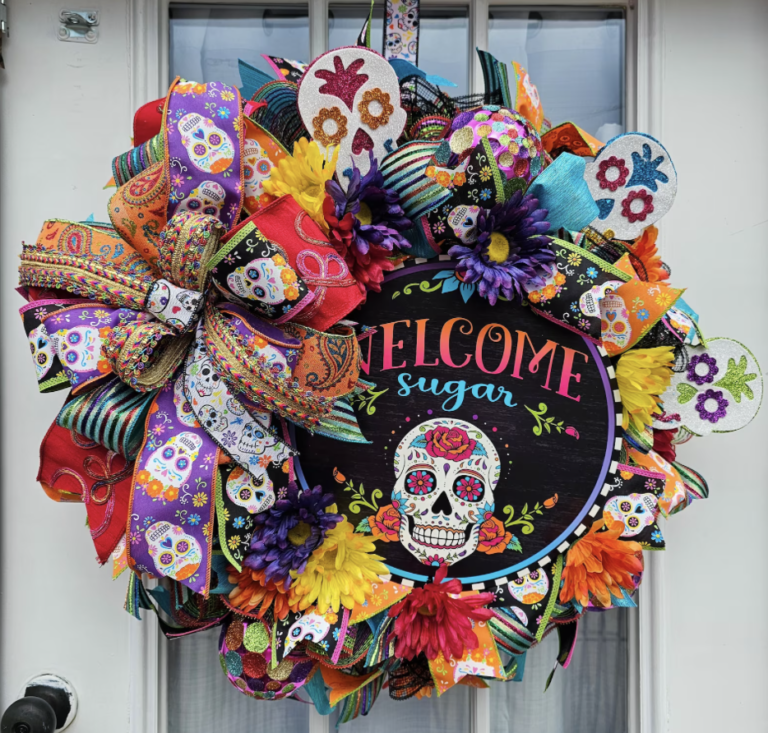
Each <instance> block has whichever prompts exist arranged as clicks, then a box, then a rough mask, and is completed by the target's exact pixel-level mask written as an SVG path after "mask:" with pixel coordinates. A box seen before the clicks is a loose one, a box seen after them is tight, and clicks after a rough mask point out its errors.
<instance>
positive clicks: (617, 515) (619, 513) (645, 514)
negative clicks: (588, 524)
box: [605, 494, 659, 537]
mask: <svg viewBox="0 0 768 733" xmlns="http://www.w3.org/2000/svg"><path fill="white" fill-rule="evenodd" d="M657 504H658V502H657V500H656V497H655V496H653V495H652V494H629V496H613V497H611V498H610V499H609V500H608V501H607V502H606V505H605V512H606V513H607V514H609V515H610V516H611V517H612V518H613V519H616V520H618V521H619V522H621V523H622V524H623V525H624V530H623V531H622V533H621V536H622V537H635V536H636V535H639V534H640V533H641V532H642V531H643V530H644V529H645V528H646V527H650V526H651V525H652V524H653V523H654V522H655V521H656V515H657V514H658V511H659V510H658V508H657Z"/></svg>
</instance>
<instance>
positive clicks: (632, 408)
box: [616, 346, 675, 432]
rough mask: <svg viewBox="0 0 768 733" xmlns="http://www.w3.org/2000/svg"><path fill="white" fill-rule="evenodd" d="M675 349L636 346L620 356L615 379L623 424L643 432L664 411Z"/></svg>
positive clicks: (669, 347)
mask: <svg viewBox="0 0 768 733" xmlns="http://www.w3.org/2000/svg"><path fill="white" fill-rule="evenodd" d="M674 359H675V357H674V352H673V350H672V347H671V346H657V347H656V348H653V349H633V350H632V351H628V352H627V353H626V354H624V355H623V356H622V357H621V359H619V364H618V366H617V367H616V380H617V381H618V383H619V392H620V393H621V402H622V405H623V407H624V420H623V427H624V428H625V429H626V428H628V427H629V422H630V420H631V421H632V424H633V425H634V426H635V427H636V428H637V429H638V430H640V431H641V432H642V431H643V429H644V428H645V426H646V425H650V424H651V423H652V422H653V415H657V414H659V413H660V412H661V407H660V404H661V395H663V394H664V392H665V391H666V389H667V387H669V383H670V382H671V381H672V364H673V362H674Z"/></svg>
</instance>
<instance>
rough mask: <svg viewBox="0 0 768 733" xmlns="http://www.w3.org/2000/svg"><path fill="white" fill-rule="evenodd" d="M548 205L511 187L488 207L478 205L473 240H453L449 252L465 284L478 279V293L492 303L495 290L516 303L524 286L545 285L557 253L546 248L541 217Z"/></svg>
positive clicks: (545, 228) (547, 242) (545, 212)
mask: <svg viewBox="0 0 768 733" xmlns="http://www.w3.org/2000/svg"><path fill="white" fill-rule="evenodd" d="M546 216H547V210H546V209H540V208H539V201H538V199H536V198H534V197H533V196H531V195H528V194H526V195H525V196H524V195H523V193H522V191H515V193H513V194H512V196H511V197H510V198H509V199H508V200H507V201H505V202H504V203H501V204H496V206H494V207H493V208H492V209H491V210H490V211H487V210H485V209H481V211H480V213H479V214H478V217H477V233H478V236H477V240H476V241H475V242H474V243H473V244H471V245H470V246H464V245H462V244H456V245H454V246H453V247H451V248H450V249H449V250H448V253H449V254H450V255H452V256H453V257H455V258H456V259H457V260H458V263H457V264H456V274H457V275H458V276H459V278H460V279H461V280H463V281H464V282H467V283H478V292H479V293H480V295H481V296H482V297H483V298H488V300H489V302H490V303H491V305H495V304H496V300H497V299H498V297H499V292H501V294H503V295H504V297H505V298H507V299H508V300H512V301H516V302H519V301H520V300H521V298H522V295H523V285H524V284H525V283H528V282H529V281H532V282H533V284H537V283H540V284H541V285H543V284H544V280H543V278H544V277H545V276H546V275H549V274H550V273H551V264H552V263H553V262H554V260H555V254H554V252H552V250H551V249H550V246H549V242H550V240H549V237H545V236H542V235H543V234H544V233H545V232H547V231H548V230H549V223H548V222H546V221H544V219H545V218H546Z"/></svg>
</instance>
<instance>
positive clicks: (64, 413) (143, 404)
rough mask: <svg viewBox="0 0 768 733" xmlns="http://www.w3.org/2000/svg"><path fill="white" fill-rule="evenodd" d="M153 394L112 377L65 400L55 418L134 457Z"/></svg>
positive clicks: (67, 427) (139, 443) (85, 435)
mask: <svg viewBox="0 0 768 733" xmlns="http://www.w3.org/2000/svg"><path fill="white" fill-rule="evenodd" d="M151 402H152V395H151V394H150V395H145V394H142V393H140V392H136V391H135V390H133V389H131V388H130V387H129V386H128V385H127V384H124V383H123V382H121V381H120V380H119V379H117V378H114V379H111V380H110V381H109V382H107V383H106V384H105V385H104V386H103V387H97V388H96V389H94V390H92V391H90V392H86V393H85V394H84V395H82V396H81V397H76V398H75V399H73V400H71V401H70V402H67V404H66V405H64V407H63V408H62V410H61V412H60V413H59V415H58V417H57V418H56V422H57V423H58V424H59V425H61V427H63V428H66V429H67V430H73V431H75V432H76V433H79V434H80V435H82V436H84V437H85V438H87V439H89V440H92V441H94V442H95V443H98V444H99V445H103V446H104V447H106V448H108V449H109V450H110V451H114V452H115V453H119V454H120V455H121V456H124V457H125V458H127V459H128V460H131V461H132V460H133V459H134V458H136V455H137V454H138V452H139V446H140V445H141V440H142V437H143V432H142V431H143V429H144V422H145V420H146V416H147V412H148V411H149V406H150V404H151Z"/></svg>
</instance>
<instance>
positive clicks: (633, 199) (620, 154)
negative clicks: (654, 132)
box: [584, 132, 677, 240]
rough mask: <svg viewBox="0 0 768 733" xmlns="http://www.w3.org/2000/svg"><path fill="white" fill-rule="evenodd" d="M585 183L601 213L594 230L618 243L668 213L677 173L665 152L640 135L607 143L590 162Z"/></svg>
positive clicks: (628, 136) (633, 236)
mask: <svg viewBox="0 0 768 733" xmlns="http://www.w3.org/2000/svg"><path fill="white" fill-rule="evenodd" d="M584 180H585V181H586V182H587V186H588V187H589V192H590V194H591V195H592V198H593V199H594V200H595V203H596V204H597V207H598V209H599V210H600V214H599V215H598V217H597V219H595V220H594V221H593V222H592V224H591V226H592V227H593V228H594V229H597V230H598V231H599V232H602V233H605V234H606V236H610V237H611V238H613V237H616V238H617V239H625V240H632V239H636V238H637V237H639V236H640V235H641V234H642V232H643V229H645V228H646V227H647V226H650V225H651V224H654V223H655V222H657V221H658V220H659V219H661V217H662V216H664V214H666V213H667V212H668V211H669V210H670V208H671V207H672V204H673V202H674V200H675V194H676V193H677V173H676V171H675V166H674V164H673V163H672V159H671V158H670V157H669V153H668V152H667V149H666V148H665V147H664V146H663V145H662V144H661V143H660V142H659V141H658V140H655V139H654V138H652V137H651V136H650V135H643V134H642V133H639V132H631V133H628V134H626V135H619V136H618V137H615V138H614V139H613V140H611V141H610V142H609V143H607V144H606V145H605V147H604V148H602V150H600V152H599V153H598V154H597V156H596V157H595V159H594V160H593V161H591V162H589V163H587V166H586V169H585V171H584ZM609 230H610V232H613V234H610V235H609Z"/></svg>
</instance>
